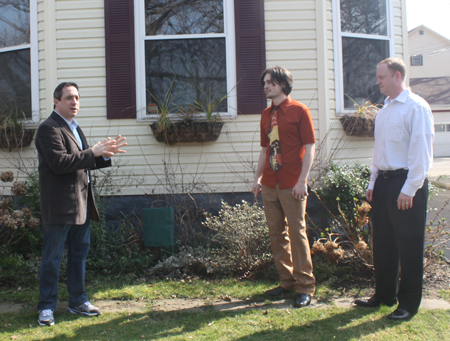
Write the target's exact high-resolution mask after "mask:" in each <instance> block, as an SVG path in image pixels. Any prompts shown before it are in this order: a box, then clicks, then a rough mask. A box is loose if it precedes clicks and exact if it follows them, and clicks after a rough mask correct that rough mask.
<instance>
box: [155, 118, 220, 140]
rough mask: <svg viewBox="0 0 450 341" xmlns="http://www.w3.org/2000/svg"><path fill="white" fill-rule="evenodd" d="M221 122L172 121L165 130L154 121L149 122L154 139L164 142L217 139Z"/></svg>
mask: <svg viewBox="0 0 450 341" xmlns="http://www.w3.org/2000/svg"><path fill="white" fill-rule="evenodd" d="M222 127H223V122H221V121H219V122H207V121H181V122H173V123H171V124H170V127H169V128H168V129H165V130H158V126H157V124H156V123H152V124H150V128H151V129H152V131H153V134H154V135H155V138H156V141H158V142H164V143H165V144H169V145H170V144H174V143H188V142H210V141H217V139H218V138H219V135H220V132H221V131H222Z"/></svg>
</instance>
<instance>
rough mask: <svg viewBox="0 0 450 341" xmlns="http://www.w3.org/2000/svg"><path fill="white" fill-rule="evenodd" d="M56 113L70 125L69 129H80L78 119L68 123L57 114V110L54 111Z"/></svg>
mask: <svg viewBox="0 0 450 341" xmlns="http://www.w3.org/2000/svg"><path fill="white" fill-rule="evenodd" d="M53 111H54V112H56V113H57V114H58V115H59V116H61V118H62V119H63V120H64V121H66V123H67V124H68V125H69V127H70V128H71V129H77V128H78V122H77V120H76V119H73V120H72V122H69V121H67V120H66V119H65V118H64V117H63V116H62V115H61V114H60V113H59V112H57V111H56V110H53Z"/></svg>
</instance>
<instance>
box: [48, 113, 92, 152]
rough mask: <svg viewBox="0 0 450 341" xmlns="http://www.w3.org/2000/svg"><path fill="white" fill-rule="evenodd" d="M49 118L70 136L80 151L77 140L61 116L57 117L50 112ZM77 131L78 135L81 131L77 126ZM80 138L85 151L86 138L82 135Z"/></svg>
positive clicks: (56, 114)
mask: <svg viewBox="0 0 450 341" xmlns="http://www.w3.org/2000/svg"><path fill="white" fill-rule="evenodd" d="M51 117H52V118H53V120H54V121H55V122H56V123H58V124H59V125H60V126H61V127H62V128H63V129H64V130H65V131H66V132H67V134H68V135H69V136H70V138H71V139H72V140H73V142H75V144H76V145H77V147H78V149H79V150H82V148H81V146H80V144H79V143H78V140H77V138H76V137H75V135H74V133H73V131H72V129H70V127H69V125H68V124H67V122H66V121H64V119H63V118H62V117H61V116H59V114H58V113H57V112H55V111H53V112H52V115H51ZM77 131H78V133H79V134H80V131H81V129H80V127H79V126H78V129H77ZM80 138H81V142H83V146H84V147H85V149H87V148H86V147H87V142H86V138H85V137H84V134H83V133H81V134H80Z"/></svg>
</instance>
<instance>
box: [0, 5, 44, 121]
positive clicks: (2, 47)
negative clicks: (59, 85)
mask: <svg viewBox="0 0 450 341" xmlns="http://www.w3.org/2000/svg"><path fill="white" fill-rule="evenodd" d="M30 13H32V15H30ZM36 20H37V18H36V3H35V1H31V2H30V1H29V0H16V1H6V2H5V1H3V2H0V65H1V67H0V111H8V110H10V109H11V108H13V107H14V108H17V109H18V110H20V112H22V113H23V114H24V116H25V118H26V119H29V120H31V119H33V120H34V121H35V122H36V123H37V122H38V121H39V110H38V106H39V99H38V96H37V93H38V84H37V82H38V79H37V55H36V54H37V49H36V40H37V39H36V38H37V32H36V29H30V27H33V28H35V27H37V25H35V23H36ZM33 94H36V96H33Z"/></svg>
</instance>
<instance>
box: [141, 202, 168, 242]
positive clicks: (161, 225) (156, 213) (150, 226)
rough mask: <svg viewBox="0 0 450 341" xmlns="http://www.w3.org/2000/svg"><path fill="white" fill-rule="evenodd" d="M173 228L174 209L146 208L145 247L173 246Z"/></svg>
mask: <svg viewBox="0 0 450 341" xmlns="http://www.w3.org/2000/svg"><path fill="white" fill-rule="evenodd" d="M173 226H174V223H173V207H155V208H144V245H145V246H171V245H173V244H174V242H173Z"/></svg>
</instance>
